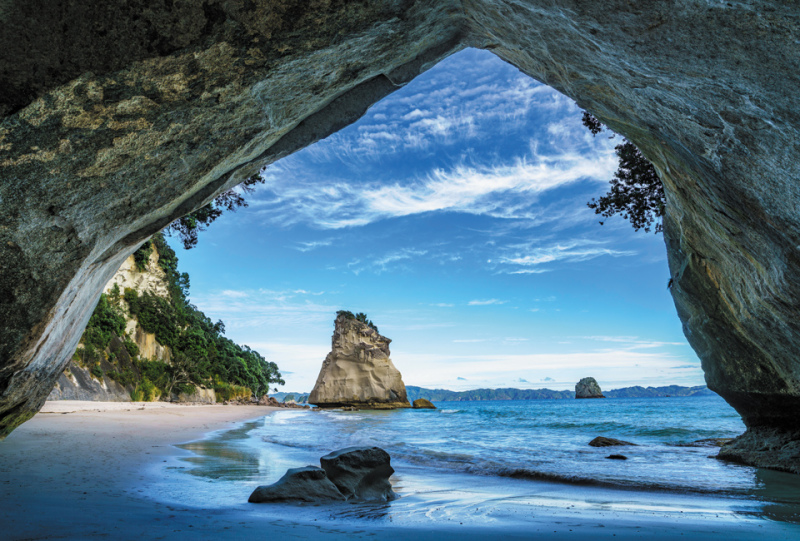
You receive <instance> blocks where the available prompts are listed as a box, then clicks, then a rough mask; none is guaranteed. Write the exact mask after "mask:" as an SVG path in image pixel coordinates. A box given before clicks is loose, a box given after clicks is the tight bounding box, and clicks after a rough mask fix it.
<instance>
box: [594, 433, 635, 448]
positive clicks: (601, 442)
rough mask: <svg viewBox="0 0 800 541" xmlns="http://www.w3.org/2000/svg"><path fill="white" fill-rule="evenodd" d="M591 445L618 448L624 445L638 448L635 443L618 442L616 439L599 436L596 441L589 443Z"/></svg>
mask: <svg viewBox="0 0 800 541" xmlns="http://www.w3.org/2000/svg"><path fill="white" fill-rule="evenodd" d="M589 445H591V446H592V447H616V446H618V445H619V446H622V445H633V446H637V444H635V443H631V442H629V441H625V440H618V439H615V438H606V437H605V436H597V437H596V438H595V439H593V440H592V441H590V442H589Z"/></svg>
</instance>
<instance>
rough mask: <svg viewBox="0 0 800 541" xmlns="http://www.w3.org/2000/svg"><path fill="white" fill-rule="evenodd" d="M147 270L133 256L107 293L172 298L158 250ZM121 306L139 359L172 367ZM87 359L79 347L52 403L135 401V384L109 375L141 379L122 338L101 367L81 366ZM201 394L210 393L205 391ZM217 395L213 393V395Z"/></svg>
mask: <svg viewBox="0 0 800 541" xmlns="http://www.w3.org/2000/svg"><path fill="white" fill-rule="evenodd" d="M144 267H145V268H144V269H139V268H137V266H136V261H135V260H134V257H133V256H132V255H131V256H130V257H128V259H126V260H125V262H124V263H123V264H122V266H121V267H120V268H119V270H118V271H117V273H116V274H115V275H114V277H113V278H112V279H111V280H109V281H108V283H107V284H106V285H105V287H104V288H103V293H106V294H110V293H112V291H113V290H114V289H115V286H116V288H117V291H120V292H121V291H125V288H130V289H135V290H136V291H138V292H139V293H151V294H153V295H158V296H160V297H163V298H168V297H169V292H168V282H167V277H166V274H165V273H164V271H163V269H161V267H160V266H159V264H158V251H157V250H156V249H155V248H153V250H152V252H151V253H150V255H149V258H148V260H147V261H146V263H145V265H144ZM118 302H119V304H120V306H121V309H122V310H121V311H122V313H124V314H125V334H126V335H127V336H126V337H127V338H130V339H131V341H132V342H133V343H134V344H136V348H137V349H138V356H139V357H141V358H143V359H151V360H158V361H164V362H167V363H168V362H169V360H170V350H169V348H168V347H165V346H162V345H161V344H159V343H158V341H157V340H156V337H155V335H154V334H152V333H148V332H145V331H144V329H142V328H141V327H140V326H139V325H138V322H137V321H136V318H135V317H132V316H131V315H130V313H129V312H128V307H127V305H126V303H125V300H124V299H122V298H120V299H119V301H118ZM83 357H84V347H83V346H82V345H81V346H78V348H77V349H76V351H75V353H74V354H73V356H72V358H71V359H70V361H69V363H68V364H67V366H66V368H65V369H64V371H63V372H62V373H61V375H60V376H59V377H58V380H57V381H56V384H55V386H54V387H53V390H52V391H51V392H50V395H49V396H48V397H47V398H48V400H98V401H111V402H129V401H130V400H131V391H133V389H134V387H135V385H134V384H133V383H128V384H122V383H120V382H118V381H116V380H115V379H113V378H112V377H111V376H109V374H113V373H124V372H129V373H131V374H136V376H137V379H138V375H139V369H138V368H137V367H136V365H135V363H134V362H133V359H132V358H131V356H130V353H129V352H128V350H127V349H126V347H125V345H124V343H123V341H122V339H121V337H118V336H114V337H113V338H112V339H111V342H110V343H109V346H108V347H107V348H106V349H105V350H104V351H103V352H101V355H100V361H99V365H97V366H96V367H95V369H94V370H92V368H91V367H89V366H88V365H85V363H82V362H81V360H82V358H83ZM201 391H206V390H205V389H202V390H201ZM213 392H214V391H211V393H213ZM192 398H194V397H192ZM187 400H188V398H187ZM192 401H194V400H192ZM197 401H208V402H214V400H213V399H212V398H209V397H199V398H197Z"/></svg>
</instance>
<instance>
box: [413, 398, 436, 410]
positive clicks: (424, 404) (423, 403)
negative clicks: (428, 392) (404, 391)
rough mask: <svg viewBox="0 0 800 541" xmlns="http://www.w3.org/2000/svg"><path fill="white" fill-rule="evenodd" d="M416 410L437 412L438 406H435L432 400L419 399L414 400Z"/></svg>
mask: <svg viewBox="0 0 800 541" xmlns="http://www.w3.org/2000/svg"><path fill="white" fill-rule="evenodd" d="M413 406H414V409H428V410H435V409H436V406H434V405H433V404H432V403H431V401H430V400H428V399H427V398H417V399H416V400H414V404H413Z"/></svg>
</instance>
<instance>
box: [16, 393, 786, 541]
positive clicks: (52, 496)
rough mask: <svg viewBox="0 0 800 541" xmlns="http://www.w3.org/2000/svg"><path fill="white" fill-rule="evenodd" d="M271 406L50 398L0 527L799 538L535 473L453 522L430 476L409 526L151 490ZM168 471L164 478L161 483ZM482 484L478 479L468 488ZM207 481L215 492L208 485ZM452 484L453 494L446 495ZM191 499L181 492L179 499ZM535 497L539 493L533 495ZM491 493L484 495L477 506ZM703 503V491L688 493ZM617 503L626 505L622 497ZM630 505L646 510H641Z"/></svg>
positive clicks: (152, 532) (118, 533)
mask: <svg viewBox="0 0 800 541" xmlns="http://www.w3.org/2000/svg"><path fill="white" fill-rule="evenodd" d="M66 402H70V403H69V404H67V403H66ZM141 407H143V408H144V409H141ZM276 411H287V410H285V409H283V408H272V407H267V406H216V405H214V406H208V405H174V404H168V403H145V404H144V406H141V405H140V404H139V403H135V404H134V403H100V402H90V403H84V404H82V405H79V404H77V403H76V402H73V401H60V402H59V403H57V404H55V405H54V403H48V404H46V406H45V408H43V410H42V412H41V413H40V414H37V415H36V416H35V417H34V418H33V419H32V420H31V421H29V422H28V423H25V424H24V425H22V426H21V427H20V428H18V429H17V430H16V431H14V432H13V433H12V434H11V435H10V436H9V437H8V438H7V439H6V441H5V442H2V443H0V494H2V498H3V501H4V502H6V503H4V505H3V506H2V509H0V517H2V518H0V523H2V524H3V528H4V536H6V537H5V538H7V539H55V538H58V539H90V538H94V537H101V536H102V537H107V536H113V537H115V538H120V539H128V538H131V539H132V538H144V539H147V538H165V539H170V538H182V537H186V536H189V535H192V536H193V537H199V538H200V539H206V538H209V539H211V538H214V539H239V538H245V537H248V538H249V537H252V536H254V535H267V534H269V535H271V536H272V535H280V536H282V537H284V538H288V539H292V538H313V539H317V538H323V539H327V540H330V541H343V540H344V539H361V538H365V539H366V538H378V539H408V538H412V537H414V538H419V539H421V540H423V541H425V540H433V539H437V540H438V539H454V540H455V539H458V540H461V541H463V540H465V539H467V540H471V539H475V540H477V539H481V540H484V539H486V537H487V536H502V537H504V538H507V539H525V538H530V537H532V536H534V535H535V536H537V537H541V538H544V539H560V538H562V536H570V537H571V536H572V535H573V534H575V536H576V537H577V536H578V535H591V536H593V537H600V538H606V537H607V538H609V539H612V538H613V539H641V538H650V539H655V540H659V539H678V538H682V539H686V538H687V537H686V536H687V535H688V536H690V538H691V537H692V536H694V537H703V538H705V539H725V540H727V541H732V540H735V539H754V538H764V539H767V538H769V539H793V538H796V537H797V536H798V535H800V526H798V525H796V524H786V523H777V522H773V521H770V520H767V519H765V518H762V517H749V516H746V514H745V515H742V516H739V515H735V516H734V515H732V516H727V517H724V518H717V519H714V518H713V517H707V516H706V515H707V513H700V514H698V513H696V512H689V511H690V507H686V509H687V513H685V514H684V513H683V511H680V513H678V511H675V510H671V509H667V508H661V507H659V506H658V502H659V501H660V500H661V497H660V496H659V495H656V494H653V493H647V492H636V491H626V492H625V494H624V495H623V496H620V500H619V502H617V503H616V504H615V503H614V502H609V501H608V500H607V498H608V496H609V495H610V494H612V492H611V491H608V490H601V489H595V488H593V487H588V488H587V487H584V488H574V487H571V488H562V489H558V490H555V491H553V490H552V487H551V486H550V485H548V484H547V483H539V482H535V481H519V482H518V483H519V486H521V487H523V489H524V490H525V491H527V492H526V494H525V495H523V496H513V495H510V494H509V495H508V496H509V497H508V498H506V500H508V501H510V502H511V503H513V504H514V506H512V507H508V508H503V513H502V514H501V515H498V518H497V519H496V520H495V519H493V520H492V521H490V522H487V523H486V524H477V523H467V522H464V523H463V524H460V523H459V522H456V521H454V520H453V519H452V517H450V518H448V517H447V516H443V515H442V516H439V515H436V513H438V512H439V509H442V508H446V503H447V501H448V498H452V494H456V493H459V491H460V493H469V494H479V492H469V490H470V488H469V487H464V486H461V487H449V489H448V487H446V486H445V487H442V486H441V485H440V486H436V483H437V482H438V483H447V482H453V481H456V480H457V479H459V478H458V477H455V476H453V477H448V476H438V477H437V478H436V479H432V480H431V481H432V485H431V487H430V490H428V491H427V492H424V493H418V494H414V493H408V494H409V495H408V497H406V498H401V499H400V501H401V502H403V505H415V506H417V508H418V509H419V510H420V513H421V515H420V516H422V517H424V520H423V521H422V522H417V523H405V524H399V523H398V524H392V523H391V522H392V521H391V514H392V508H391V506H388V507H383V508H382V511H383V512H384V513H383V515H381V518H380V519H373V520H367V519H363V518H358V516H360V515H359V513H361V511H363V510H368V508H369V506H368V505H365V504H362V505H355V504H343V505H341V506H334V507H329V506H292V505H280V506H270V505H264V504H261V505H255V504H247V503H246V502H245V501H243V502H242V504H241V505H236V506H233V507H222V508H219V507H213V506H211V507H209V508H203V507H202V506H192V505H190V504H176V503H174V502H162V501H158V500H157V499H154V498H153V495H152V494H148V492H151V491H153V490H154V487H155V485H156V484H157V482H158V481H161V482H164V479H157V478H156V475H158V472H159V471H163V467H164V466H165V465H169V464H170V463H171V462H173V461H174V459H176V458H180V457H184V458H185V457H187V456H189V454H190V453H189V451H186V450H184V449H181V448H180V447H177V445H179V444H182V443H188V442H196V441H198V440H207V439H210V438H212V437H213V433H215V432H221V431H229V430H231V429H233V428H235V427H239V426H242V425H243V423H244V422H246V421H253V420H256V419H258V418H261V417H264V416H266V415H272V414H273V413H274V412H276ZM165 463H166V464H165ZM180 475H185V474H180ZM412 476H413V474H411V472H408V474H406V475H405V477H406V479H405V480H404V479H403V477H404V473H403V472H399V478H400V483H401V484H402V483H403V482H407V481H409V480H410V479H411V477H412ZM172 479H173V478H172V476H170V478H169V479H167V482H172ZM175 479H179V478H178V477H175ZM482 482H483V481H482V480H480V479H478V480H477V483H476V487H477V485H480V484H482ZM206 485H207V487H208V488H210V489H213V483H211V482H208V483H206ZM171 486H172V487H173V489H175V490H176V491H178V492H180V490H181V489H184V488H185V489H186V490H187V491H188V490H195V489H196V487H197V486H198V484H197V483H192V482H190V481H189V480H188V479H187V481H186V482H185V485H184V484H183V483H177V486H176V484H172V485H171ZM442 488H445V490H442ZM448 490H449V492H450V493H452V494H450V495H448ZM201 496H203V497H208V498H211V499H212V500H211V501H213V497H214V496H213V493H209V494H208V495H207V496H205V495H203V494H201ZM514 498H518V499H517V500H515V499H514ZM537 498H538V500H536V499H537ZM604 498H605V499H606V503H604V504H597V503H592V506H593V507H592V509H587V503H588V502H596V501H600V500H603V499H604ZM193 499H195V498H191V497H188V495H187V498H186V500H193ZM201 500H202V498H201ZM534 500H536V501H534ZM539 500H542V501H544V500H546V502H545V503H541V502H539V503H536V502H537V501H539ZM488 502H491V500H489V499H486V500H485V502H484V503H488ZM531 502H533V503H531ZM637 502H638V503H637ZM701 502H702V498H698V499H697V500H696V501H695V503H701ZM621 503H624V504H625V505H618V504H621ZM687 503H689V504H691V503H692V500H687ZM598 505H599V507H598ZM637 506H638V507H642V508H646V509H645V510H644V511H643V510H641V509H639V510H638V511H637ZM395 509H400V508H397V507H396V508H395ZM373 512H374V509H373ZM387 516H388V517H389V518H388V519H387V518H386V517H387ZM699 516H702V517H704V518H702V519H699V518H698V517H699ZM312 517H313V518H312ZM354 517H356V518H354ZM387 520H388V521H387ZM398 522H403V521H402V520H400V521H398Z"/></svg>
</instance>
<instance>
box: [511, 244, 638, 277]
mask: <svg viewBox="0 0 800 541" xmlns="http://www.w3.org/2000/svg"><path fill="white" fill-rule="evenodd" d="M607 244H608V243H607V242H606V241H597V240H590V239H565V240H562V241H558V242H553V243H550V244H546V245H538V244H537V242H531V243H525V244H517V245H510V246H508V247H506V248H505V251H506V252H507V253H506V255H501V256H500V257H498V258H497V259H496V261H497V262H498V263H499V264H501V265H505V267H503V268H502V270H501V272H504V273H506V274H538V273H542V272H547V271H548V270H551V269H548V268H542V267H540V266H541V265H545V264H551V263H558V262H566V263H577V262H581V261H588V260H590V259H595V258H598V257H602V256H611V257H626V256H634V255H636V254H637V252H635V251H633V250H618V249H615V248H607V247H606V245H607Z"/></svg>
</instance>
